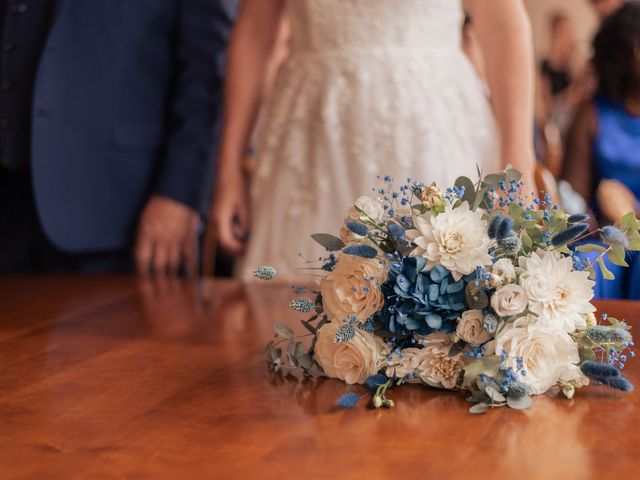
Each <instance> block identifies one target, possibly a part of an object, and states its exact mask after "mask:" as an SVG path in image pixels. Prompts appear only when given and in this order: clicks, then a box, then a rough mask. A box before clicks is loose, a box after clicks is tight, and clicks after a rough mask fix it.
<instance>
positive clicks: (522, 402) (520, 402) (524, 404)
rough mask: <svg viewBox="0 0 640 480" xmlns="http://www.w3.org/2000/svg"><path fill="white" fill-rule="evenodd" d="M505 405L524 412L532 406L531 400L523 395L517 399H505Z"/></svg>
mask: <svg viewBox="0 0 640 480" xmlns="http://www.w3.org/2000/svg"><path fill="white" fill-rule="evenodd" d="M507 405H508V406H509V407H510V408H513V409H515V410H524V409H526V408H529V407H531V405H533V399H532V398H531V397H530V396H529V395H523V396H522V397H519V398H511V397H507Z"/></svg>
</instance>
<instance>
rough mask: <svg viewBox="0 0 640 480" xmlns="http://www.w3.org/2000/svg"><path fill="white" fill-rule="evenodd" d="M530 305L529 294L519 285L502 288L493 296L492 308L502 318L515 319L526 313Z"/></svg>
mask: <svg viewBox="0 0 640 480" xmlns="http://www.w3.org/2000/svg"><path fill="white" fill-rule="evenodd" d="M528 303H529V297H528V296H527V292H525V290H524V288H522V287H521V286H520V285H517V284H510V285H505V286H504V287H500V288H499V289H498V290H496V291H495V293H494V294H493V295H492V296H491V307H493V309H494V310H495V312H496V313H497V314H498V315H499V316H501V317H513V316H514V315H518V314H520V313H522V312H524V310H525V309H526V308H527V304H528Z"/></svg>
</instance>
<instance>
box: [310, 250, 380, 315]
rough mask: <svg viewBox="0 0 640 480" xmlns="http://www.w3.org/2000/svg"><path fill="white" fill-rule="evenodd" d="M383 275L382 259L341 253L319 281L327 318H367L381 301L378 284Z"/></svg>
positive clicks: (377, 307) (375, 310)
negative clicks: (332, 266) (330, 269)
mask: <svg viewBox="0 0 640 480" xmlns="http://www.w3.org/2000/svg"><path fill="white" fill-rule="evenodd" d="M386 278H387V266H386V264H385V263H384V262H383V261H382V260H380V259H378V258H362V257H358V256H355V255H347V254H341V255H340V256H339V257H338V261H337V263H336V265H335V267H334V268H333V271H331V272H330V273H329V274H328V275H327V276H326V277H325V278H323V279H322V280H321V281H320V291H321V293H322V303H323V305H324V308H325V310H326V312H327V314H328V315H329V319H330V320H333V321H337V322H342V321H343V320H350V319H351V318H352V317H356V318H357V319H358V320H359V321H360V322H365V321H367V319H369V317H371V316H372V315H373V314H374V313H376V312H377V311H378V310H380V309H381V308H382V306H383V305H384V295H383V294H382V291H381V290H380V285H381V284H382V283H384V281H385V280H386Z"/></svg>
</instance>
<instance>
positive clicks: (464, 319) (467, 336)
mask: <svg viewBox="0 0 640 480" xmlns="http://www.w3.org/2000/svg"><path fill="white" fill-rule="evenodd" d="M483 321H484V316H483V314H482V312H481V311H480V310H467V311H466V312H464V313H463V314H462V316H461V317H460V320H458V326H457V327H456V334H457V335H458V337H460V338H461V339H462V340H463V341H465V342H467V343H473V344H474V345H482V344H483V343H486V342H488V341H489V340H491V338H492V335H491V334H490V333H489V332H487V331H486V330H485V329H484V327H483V326H482V324H483Z"/></svg>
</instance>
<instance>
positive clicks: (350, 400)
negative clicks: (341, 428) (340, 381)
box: [338, 392, 360, 408]
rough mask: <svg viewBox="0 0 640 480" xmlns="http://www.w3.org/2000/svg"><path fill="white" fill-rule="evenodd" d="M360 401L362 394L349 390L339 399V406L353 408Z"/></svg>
mask: <svg viewBox="0 0 640 480" xmlns="http://www.w3.org/2000/svg"><path fill="white" fill-rule="evenodd" d="M359 401H360V395H358V394H357V393H353V392H349V393H345V394H344V395H343V396H341V397H340V398H339V399H338V406H339V407H341V408H353V407H355V406H356V405H358V402H359Z"/></svg>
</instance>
